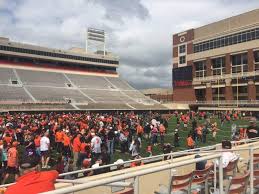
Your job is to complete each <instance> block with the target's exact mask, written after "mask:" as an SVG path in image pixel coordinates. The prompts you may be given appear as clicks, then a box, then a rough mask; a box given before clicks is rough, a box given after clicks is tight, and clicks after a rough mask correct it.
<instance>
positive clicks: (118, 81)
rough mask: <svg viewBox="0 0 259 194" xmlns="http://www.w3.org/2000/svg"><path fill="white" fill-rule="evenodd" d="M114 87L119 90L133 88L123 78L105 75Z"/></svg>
mask: <svg viewBox="0 0 259 194" xmlns="http://www.w3.org/2000/svg"><path fill="white" fill-rule="evenodd" d="M106 78H107V79H108V80H109V81H110V82H111V83H112V84H113V85H114V86H116V88H119V89H121V90H135V89H134V88H132V87H131V86H130V85H129V84H128V83H126V82H125V81H124V80H122V79H120V78H119V77H106Z"/></svg>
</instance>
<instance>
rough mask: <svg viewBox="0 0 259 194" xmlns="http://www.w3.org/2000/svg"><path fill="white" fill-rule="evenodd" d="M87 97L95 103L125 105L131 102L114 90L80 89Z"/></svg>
mask: <svg viewBox="0 0 259 194" xmlns="http://www.w3.org/2000/svg"><path fill="white" fill-rule="evenodd" d="M81 91H82V92H84V93H85V94H86V95H87V96H89V97H91V98H92V99H94V100H95V101H96V102H106V103H110V102H113V103H125V102H126V103H127V102H131V101H132V100H131V99H130V98H128V97H127V96H125V95H123V94H122V93H121V92H120V91H116V90H115V91H114V90H92V89H81Z"/></svg>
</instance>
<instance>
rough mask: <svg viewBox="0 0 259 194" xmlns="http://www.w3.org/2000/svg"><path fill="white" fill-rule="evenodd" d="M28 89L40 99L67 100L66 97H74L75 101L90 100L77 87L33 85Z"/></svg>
mask: <svg viewBox="0 0 259 194" xmlns="http://www.w3.org/2000/svg"><path fill="white" fill-rule="evenodd" d="M27 89H28V91H29V92H30V93H31V94H32V96H33V97H34V98H35V99H36V100H39V101H65V100H66V99H73V100H74V101H75V102H88V101H89V99H88V98H86V97H85V96H84V95H82V94H81V93H80V92H79V91H78V90H76V89H68V88H51V87H31V86H27Z"/></svg>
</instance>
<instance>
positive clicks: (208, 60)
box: [206, 58, 212, 76]
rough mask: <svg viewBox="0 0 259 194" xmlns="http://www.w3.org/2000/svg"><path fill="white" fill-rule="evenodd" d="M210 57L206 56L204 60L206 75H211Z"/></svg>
mask: <svg viewBox="0 0 259 194" xmlns="http://www.w3.org/2000/svg"><path fill="white" fill-rule="evenodd" d="M211 65H212V64H211V59H210V58H207V60H206V71H207V76H211V75H212V70H211Z"/></svg>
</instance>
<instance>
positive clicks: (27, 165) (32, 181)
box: [5, 157, 58, 194]
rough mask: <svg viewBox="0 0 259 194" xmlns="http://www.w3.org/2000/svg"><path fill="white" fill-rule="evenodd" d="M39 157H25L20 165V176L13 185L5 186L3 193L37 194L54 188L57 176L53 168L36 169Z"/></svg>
mask: <svg viewBox="0 0 259 194" xmlns="http://www.w3.org/2000/svg"><path fill="white" fill-rule="evenodd" d="M39 162H40V157H27V158H25V160H24V161H23V162H22V164H21V165H20V168H21V171H22V174H23V175H22V176H21V177H19V178H18V179H17V182H16V183H15V184H14V185H11V186H9V187H8V188H7V190H6V192H5V194H18V193H19V194H37V193H43V192H47V191H52V190H54V189H55V186H54V183H55V180H56V179H57V177H58V172H57V171H55V170H51V171H44V172H39V171H37V168H38V164H39Z"/></svg>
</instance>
